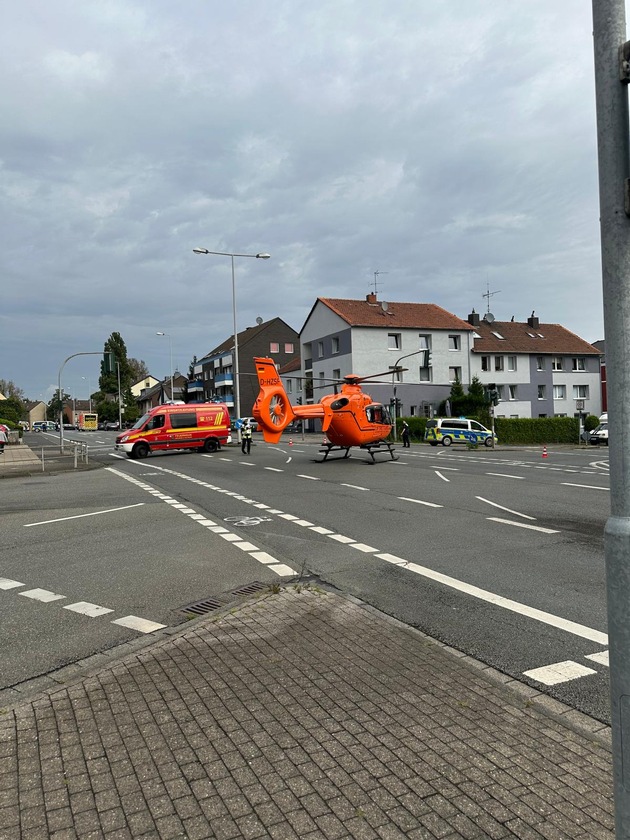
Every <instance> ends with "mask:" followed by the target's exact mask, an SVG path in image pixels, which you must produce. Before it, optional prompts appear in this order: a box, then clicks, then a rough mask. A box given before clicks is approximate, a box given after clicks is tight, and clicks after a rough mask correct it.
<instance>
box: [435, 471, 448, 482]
mask: <svg viewBox="0 0 630 840" xmlns="http://www.w3.org/2000/svg"><path fill="white" fill-rule="evenodd" d="M435 474H436V475H437V477H438V478H441V479H442V481H446V482H447V483H448V484H450V481H451V479H450V478H447V477H446V476H445V475H442V473H441V472H440V471H439V470H436V471H435Z"/></svg>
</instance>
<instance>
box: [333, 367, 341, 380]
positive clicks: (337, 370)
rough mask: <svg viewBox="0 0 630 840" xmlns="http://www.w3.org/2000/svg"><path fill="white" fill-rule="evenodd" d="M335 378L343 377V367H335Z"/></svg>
mask: <svg viewBox="0 0 630 840" xmlns="http://www.w3.org/2000/svg"><path fill="white" fill-rule="evenodd" d="M333 379H341V368H333Z"/></svg>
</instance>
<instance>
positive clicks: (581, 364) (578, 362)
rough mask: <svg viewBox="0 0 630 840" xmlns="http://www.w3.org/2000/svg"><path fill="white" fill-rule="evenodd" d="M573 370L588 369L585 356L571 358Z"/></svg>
mask: <svg viewBox="0 0 630 840" xmlns="http://www.w3.org/2000/svg"><path fill="white" fill-rule="evenodd" d="M571 368H572V370H586V359H585V358H584V356H577V357H574V358H573V359H571Z"/></svg>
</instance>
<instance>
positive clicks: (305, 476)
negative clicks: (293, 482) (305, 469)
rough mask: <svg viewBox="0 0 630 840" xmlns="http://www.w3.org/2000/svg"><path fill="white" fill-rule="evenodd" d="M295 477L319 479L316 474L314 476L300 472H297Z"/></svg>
mask: <svg viewBox="0 0 630 840" xmlns="http://www.w3.org/2000/svg"><path fill="white" fill-rule="evenodd" d="M297 477H298V478H308V480H309V481H320V479H319V478H317V476H314V475H301V474H300V473H298V474H297Z"/></svg>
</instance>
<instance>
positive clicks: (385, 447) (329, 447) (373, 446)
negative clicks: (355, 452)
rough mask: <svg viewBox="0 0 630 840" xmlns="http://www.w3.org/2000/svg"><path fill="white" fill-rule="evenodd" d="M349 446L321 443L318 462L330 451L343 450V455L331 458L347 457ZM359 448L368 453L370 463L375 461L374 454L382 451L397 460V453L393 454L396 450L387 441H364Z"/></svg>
mask: <svg viewBox="0 0 630 840" xmlns="http://www.w3.org/2000/svg"><path fill="white" fill-rule="evenodd" d="M351 448H352V447H351V446H335V445H334V444H332V443H325V444H323V447H322V449H320V450H319V451H320V452H321V453H323V455H324V457H323V458H322V459H321V461H320V464H322V463H323V462H324V461H325V460H326V459H327V458H328V456H329V455H330V453H331V452H343V453H344V454H343V455H336V456H335V458H333V460H335V459H336V458H349V457H350V449H351ZM359 449H364V450H365V451H366V452H368V453H369V455H370V457H371V459H372V461H371V463H372V464H375V463H376V458H375V457H374V456H375V455H378V454H380V453H382V452H387V453H388V454H389V456H390V458H391V459H392V461H397V460H398V455H395V454H394V452H395V451H396V450H395V449H394V447H393V446H392V444H391V443H389V442H388V441H379V442H378V443H364V444H362V445H361V446H360V447H359Z"/></svg>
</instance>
